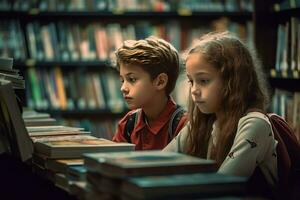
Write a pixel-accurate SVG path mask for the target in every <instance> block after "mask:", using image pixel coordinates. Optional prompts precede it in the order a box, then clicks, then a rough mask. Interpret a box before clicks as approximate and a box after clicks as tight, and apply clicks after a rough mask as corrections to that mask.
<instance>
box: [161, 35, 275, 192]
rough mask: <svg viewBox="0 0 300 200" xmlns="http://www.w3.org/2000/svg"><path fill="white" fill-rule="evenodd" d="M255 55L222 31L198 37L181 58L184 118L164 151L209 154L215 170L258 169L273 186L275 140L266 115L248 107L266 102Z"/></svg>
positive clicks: (248, 171) (247, 173)
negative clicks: (186, 91)
mask: <svg viewBox="0 0 300 200" xmlns="http://www.w3.org/2000/svg"><path fill="white" fill-rule="evenodd" d="M256 60H257V59H256V58H254V56H253V55H252V54H251V53H250V51H249V50H248V49H247V47H246V46H245V45H244V44H243V43H242V42H241V41H240V40H239V39H238V38H236V37H234V36H233V35H231V34H229V33H228V32H224V33H210V34H207V35H204V36H202V37H201V38H200V40H199V41H197V42H196V43H195V44H194V45H193V46H192V48H191V49H190V50H189V51H188V54H187V57H186V74H187V77H188V79H189V82H190V94H191V95H190V96H191V98H190V100H192V101H190V106H189V115H190V116H189V120H190V122H189V124H188V125H187V126H186V127H185V128H184V129H183V130H182V131H181V132H180V133H179V135H178V136H177V137H176V138H174V139H173V140H172V142H171V143H170V144H169V145H168V146H167V147H166V148H165V149H164V151H177V152H182V153H187V154H190V155H194V156H198V157H202V158H207V159H214V160H216V162H217V163H218V166H219V169H218V172H219V173H224V174H230V175H238V176H245V177H251V176H252V175H253V174H254V171H260V172H261V173H262V174H263V175H262V177H263V178H264V180H266V186H270V188H272V187H274V186H275V184H276V182H277V180H278V175H277V159H276V151H275V150H276V144H277V141H276V140H275V139H274V136H273V132H272V129H271V124H270V122H269V120H268V118H267V117H266V116H265V115H264V114H263V113H261V112H255V111H251V110H255V109H256V110H262V111H265V109H266V104H267V101H268V95H267V92H266V87H265V85H264V84H263V79H262V78H261V72H260V68H259V65H258V64H257V63H256ZM259 188H261V189H262V187H259ZM264 189H265V188H264ZM259 192H261V191H259Z"/></svg>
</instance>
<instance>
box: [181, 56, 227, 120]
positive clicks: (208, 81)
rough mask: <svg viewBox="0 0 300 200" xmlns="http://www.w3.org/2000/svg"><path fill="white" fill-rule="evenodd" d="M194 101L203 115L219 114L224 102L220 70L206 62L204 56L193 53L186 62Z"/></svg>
mask: <svg viewBox="0 0 300 200" xmlns="http://www.w3.org/2000/svg"><path fill="white" fill-rule="evenodd" d="M186 73H187V77H188V79H189V82H190V84H191V88H190V89H191V94H192V99H193V101H194V103H195V104H196V106H197V107H198V108H199V109H200V111H201V112H202V113H206V114H211V113H215V114H216V115H217V113H218V112H219V110H220V106H221V100H222V93H221V90H222V80H221V77H220V73H219V72H218V70H217V69H216V68H215V67H213V66H212V65H211V64H209V63H208V62H206V60H205V58H204V57H203V54H201V53H192V54H190V55H189V56H188V58H187V61H186Z"/></svg>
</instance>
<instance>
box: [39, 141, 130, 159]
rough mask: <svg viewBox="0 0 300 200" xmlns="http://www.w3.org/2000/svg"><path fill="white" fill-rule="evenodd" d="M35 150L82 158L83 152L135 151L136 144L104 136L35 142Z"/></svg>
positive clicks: (57, 156)
mask: <svg viewBox="0 0 300 200" xmlns="http://www.w3.org/2000/svg"><path fill="white" fill-rule="evenodd" d="M34 147H35V150H36V151H37V152H38V153H40V154H44V155H46V156H48V157H50V158H80V157H81V156H82V154H83V153H91V152H110V151H133V150H134V147H135V145H134V144H129V143H115V142H113V141H110V140H106V139H103V138H96V137H94V138H89V139H76V140H74V139H66V140H60V141H46V142H39V141H37V142H35V143H34Z"/></svg>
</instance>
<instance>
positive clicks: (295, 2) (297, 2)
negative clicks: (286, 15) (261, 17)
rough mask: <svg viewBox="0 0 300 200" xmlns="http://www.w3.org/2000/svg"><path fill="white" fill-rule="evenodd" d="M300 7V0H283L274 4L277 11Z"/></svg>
mask: <svg viewBox="0 0 300 200" xmlns="http://www.w3.org/2000/svg"><path fill="white" fill-rule="evenodd" d="M299 7H300V0H281V1H279V2H278V3H275V4H274V5H273V9H274V10H275V11H281V10H288V9H293V8H299Z"/></svg>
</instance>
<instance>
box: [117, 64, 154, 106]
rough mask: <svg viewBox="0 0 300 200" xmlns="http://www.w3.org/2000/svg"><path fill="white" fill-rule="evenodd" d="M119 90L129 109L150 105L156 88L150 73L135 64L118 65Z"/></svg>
mask: <svg viewBox="0 0 300 200" xmlns="http://www.w3.org/2000/svg"><path fill="white" fill-rule="evenodd" d="M120 81H121V92H122V94H123V97H124V99H125V101H126V102H127V104H128V107H129V109H137V108H143V107H148V106H151V105H152V99H153V97H154V96H155V94H156V92H157V90H156V87H155V85H154V82H153V80H151V77H150V75H149V74H148V73H147V72H146V71H144V70H143V69H142V68H141V67H139V66H135V65H125V64H121V65H120Z"/></svg>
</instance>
